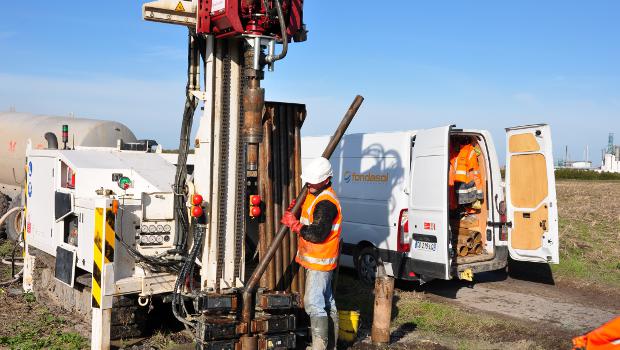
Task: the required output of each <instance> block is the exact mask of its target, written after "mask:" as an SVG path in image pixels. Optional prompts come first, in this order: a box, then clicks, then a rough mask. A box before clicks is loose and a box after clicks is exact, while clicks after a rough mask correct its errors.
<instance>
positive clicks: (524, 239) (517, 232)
mask: <svg viewBox="0 0 620 350" xmlns="http://www.w3.org/2000/svg"><path fill="white" fill-rule="evenodd" d="M548 218H549V210H548V208H547V205H543V206H541V207H540V208H538V209H537V210H536V211H533V212H522V211H515V216H514V223H513V229H512V236H511V243H512V247H513V248H514V249H523V250H535V249H538V248H540V247H541V246H542V236H543V234H544V233H545V232H546V231H547V227H548V221H547V220H548Z"/></svg>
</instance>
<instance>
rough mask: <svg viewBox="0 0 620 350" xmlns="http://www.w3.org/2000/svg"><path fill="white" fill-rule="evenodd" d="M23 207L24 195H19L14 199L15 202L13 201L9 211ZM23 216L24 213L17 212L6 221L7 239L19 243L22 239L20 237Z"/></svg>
mask: <svg viewBox="0 0 620 350" xmlns="http://www.w3.org/2000/svg"><path fill="white" fill-rule="evenodd" d="M21 205H22V194H21V193H20V194H18V195H17V196H16V197H15V198H13V200H12V201H11V205H10V206H9V210H10V209H12V208H15V207H20V206H21ZM22 215H23V211H17V212H15V213H13V214H11V215H9V217H8V218H7V220H6V226H5V230H6V237H7V238H8V239H11V240H13V241H17V240H19V239H20V236H21V235H22V230H23V228H22V227H19V226H21V224H22V222H23V220H22Z"/></svg>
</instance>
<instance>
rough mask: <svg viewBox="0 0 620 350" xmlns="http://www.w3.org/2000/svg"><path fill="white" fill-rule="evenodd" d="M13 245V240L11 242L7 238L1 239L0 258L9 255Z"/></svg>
mask: <svg viewBox="0 0 620 350" xmlns="http://www.w3.org/2000/svg"><path fill="white" fill-rule="evenodd" d="M14 245H15V242H11V241H8V240H5V241H2V242H1V243H0V258H2V257H9V256H11V253H12V252H13V246H14Z"/></svg>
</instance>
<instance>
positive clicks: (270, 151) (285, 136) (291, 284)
mask: <svg viewBox="0 0 620 350" xmlns="http://www.w3.org/2000/svg"><path fill="white" fill-rule="evenodd" d="M305 117H306V108H305V106H304V105H300V104H293V103H276V102H265V110H264V115H263V133H264V136H263V142H262V143H261V146H260V147H261V148H260V150H259V166H258V175H259V194H260V195H261V197H262V198H263V200H264V205H265V207H264V209H265V210H264V213H265V214H264V216H263V217H262V218H261V221H260V224H259V246H258V251H259V258H260V259H263V257H264V255H265V253H266V251H267V248H268V247H269V246H270V245H271V241H272V240H273V238H274V235H275V232H276V231H277V230H278V228H279V227H280V218H281V216H282V213H283V212H284V210H286V208H287V207H288V206H289V203H290V202H291V201H292V200H293V199H294V198H295V195H296V194H297V193H299V192H300V191H301V188H302V183H301V178H300V175H301V132H300V129H301V126H302V125H303V122H304V120H305ZM296 253H297V235H296V234H294V233H291V232H289V234H288V235H287V237H286V238H285V239H284V240H283V241H282V245H281V247H280V248H279V249H278V251H277V252H276V254H275V256H274V258H273V260H272V261H271V263H270V264H269V267H268V269H267V271H266V272H265V273H264V274H263V275H262V278H261V280H260V286H261V287H263V288H266V289H268V290H277V291H288V292H295V293H300V295H301V296H302V298H303V292H304V286H305V274H304V271H303V268H302V267H300V266H299V265H298V264H297V263H295V255H296ZM302 300H303V299H302Z"/></svg>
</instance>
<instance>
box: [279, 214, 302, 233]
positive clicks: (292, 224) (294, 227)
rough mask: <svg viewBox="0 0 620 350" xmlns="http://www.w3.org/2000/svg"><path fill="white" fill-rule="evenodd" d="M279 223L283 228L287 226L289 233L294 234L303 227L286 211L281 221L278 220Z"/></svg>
mask: <svg viewBox="0 0 620 350" xmlns="http://www.w3.org/2000/svg"><path fill="white" fill-rule="evenodd" d="M280 223H281V224H282V225H284V226H287V227H288V228H290V229H291V231H293V232H295V233H299V231H300V230H301V227H302V226H303V224H302V223H301V222H299V220H297V218H296V217H295V215H293V213H291V212H290V211H288V210H287V211H286V212H284V215H282V219H281V220H280Z"/></svg>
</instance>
